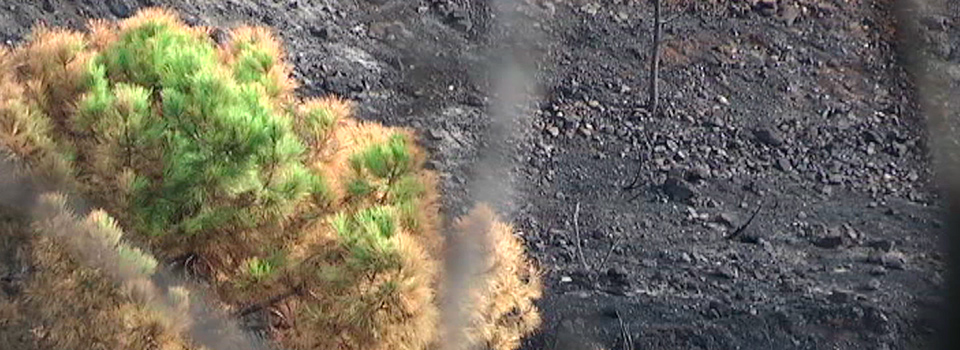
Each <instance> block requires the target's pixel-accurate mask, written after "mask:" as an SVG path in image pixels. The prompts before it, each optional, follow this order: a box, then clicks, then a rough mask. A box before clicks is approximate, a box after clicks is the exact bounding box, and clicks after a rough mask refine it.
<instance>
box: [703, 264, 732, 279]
mask: <svg viewBox="0 0 960 350" xmlns="http://www.w3.org/2000/svg"><path fill="white" fill-rule="evenodd" d="M710 274H711V275H713V276H716V277H721V278H726V279H731V280H732V279H736V278H737V277H738V276H739V273H738V272H737V270H736V269H732V268H729V267H727V266H720V267H718V268H717V269H716V270H713V271H712V272H711V273H710Z"/></svg>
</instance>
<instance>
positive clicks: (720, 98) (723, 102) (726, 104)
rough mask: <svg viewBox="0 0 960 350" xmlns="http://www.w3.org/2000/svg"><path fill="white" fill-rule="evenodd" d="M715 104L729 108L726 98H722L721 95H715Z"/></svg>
mask: <svg viewBox="0 0 960 350" xmlns="http://www.w3.org/2000/svg"><path fill="white" fill-rule="evenodd" d="M717 102H719V103H720V104H722V105H724V106H729V105H730V101H729V100H727V97H726V96H723V95H717Z"/></svg>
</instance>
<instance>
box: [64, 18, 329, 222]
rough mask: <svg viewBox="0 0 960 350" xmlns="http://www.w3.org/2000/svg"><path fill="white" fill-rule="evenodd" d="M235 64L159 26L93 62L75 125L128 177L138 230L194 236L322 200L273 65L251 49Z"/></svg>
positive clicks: (207, 45)
mask: <svg viewBox="0 0 960 350" xmlns="http://www.w3.org/2000/svg"><path fill="white" fill-rule="evenodd" d="M244 47H246V49H242V50H240V54H239V56H238V57H237V59H236V62H235V64H233V65H230V66H228V65H227V64H224V63H223V62H221V61H220V60H219V59H218V56H217V51H216V49H215V47H214V46H213V44H212V43H211V42H210V41H209V40H205V39H203V38H199V37H197V36H196V35H195V34H193V33H190V32H187V31H184V30H182V29H179V28H172V27H171V26H168V25H166V24H163V23H161V22H150V21H147V22H145V23H144V24H142V25H140V26H139V27H137V28H133V29H130V30H127V31H126V32H124V33H122V35H121V36H120V38H119V39H118V40H117V41H116V42H114V43H112V44H111V45H109V46H108V47H106V48H105V49H104V50H103V51H102V52H100V53H99V55H98V56H96V58H95V59H94V60H93V61H92V63H91V65H90V67H89V72H88V73H89V74H88V76H89V78H88V79H87V89H88V93H87V94H86V95H85V96H84V97H83V98H82V99H81V101H80V103H79V108H78V113H77V116H76V118H75V119H74V120H73V123H72V126H73V128H74V129H75V131H77V132H81V133H86V134H90V135H91V136H92V137H94V138H95V139H97V140H98V141H99V142H100V143H101V144H106V145H112V146H113V147H112V148H110V149H109V151H110V153H112V154H111V155H110V156H112V157H113V159H114V160H115V161H114V164H110V165H115V166H118V167H119V168H132V169H133V171H134V175H135V176H134V177H135V180H134V181H132V183H131V187H130V188H129V189H128V190H129V191H130V203H128V204H129V206H130V211H131V212H132V213H134V215H135V222H136V229H137V230H138V231H141V232H146V233H151V234H164V233H169V232H177V233H185V234H197V233H201V232H206V231H210V230H213V229H217V228H224V227H225V226H228V225H236V226H240V227H251V226H255V225H258V224H260V223H262V222H264V221H267V220H274V219H278V218H280V217H283V216H285V215H288V214H290V213H291V212H292V210H293V208H294V206H295V204H296V203H297V202H298V201H300V200H301V199H303V198H305V197H307V196H310V195H316V196H317V198H326V197H327V196H328V194H327V192H328V191H327V188H326V185H325V183H324V181H323V179H322V178H321V177H320V176H319V174H316V173H313V172H311V171H309V170H308V169H307V168H306V167H305V166H304V164H303V161H302V158H303V154H304V152H305V150H306V147H305V146H304V144H303V142H302V141H301V140H300V139H299V137H298V136H297V135H296V134H295V133H294V131H293V130H292V126H291V117H290V115H289V114H288V113H287V112H285V111H283V110H282V109H277V108H274V106H273V104H272V102H271V101H270V98H271V97H270V96H271V95H272V94H275V93H276V92H277V90H276V89H278V87H277V86H276V85H277V84H276V83H275V82H271V81H270V79H268V77H267V76H266V73H265V72H266V70H267V69H268V67H269V66H271V65H272V64H274V62H273V60H274V58H272V57H270V56H269V55H266V52H264V51H262V50H257V49H256V46H255V45H245V46H244Z"/></svg>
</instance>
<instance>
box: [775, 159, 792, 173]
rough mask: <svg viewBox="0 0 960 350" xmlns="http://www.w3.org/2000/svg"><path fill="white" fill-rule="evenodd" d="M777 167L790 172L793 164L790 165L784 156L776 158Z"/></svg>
mask: <svg viewBox="0 0 960 350" xmlns="http://www.w3.org/2000/svg"><path fill="white" fill-rule="evenodd" d="M776 164H777V169H780V170H781V171H786V172H791V171H793V165H790V161H789V160H787V158H785V157H780V158H777V163H776Z"/></svg>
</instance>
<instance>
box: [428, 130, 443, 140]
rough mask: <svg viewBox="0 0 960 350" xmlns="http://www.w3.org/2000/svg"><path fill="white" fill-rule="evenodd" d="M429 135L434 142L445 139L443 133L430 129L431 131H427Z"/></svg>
mask: <svg viewBox="0 0 960 350" xmlns="http://www.w3.org/2000/svg"><path fill="white" fill-rule="evenodd" d="M427 133H428V134H430V138H431V139H434V140H442V139H443V132H442V131H440V130H438V129H430V130H429V131H427Z"/></svg>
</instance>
